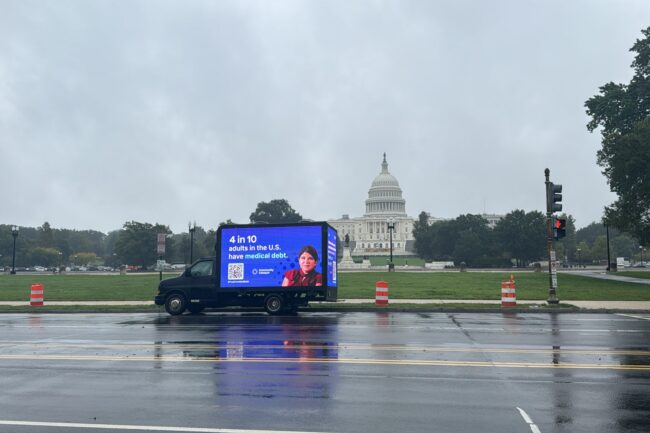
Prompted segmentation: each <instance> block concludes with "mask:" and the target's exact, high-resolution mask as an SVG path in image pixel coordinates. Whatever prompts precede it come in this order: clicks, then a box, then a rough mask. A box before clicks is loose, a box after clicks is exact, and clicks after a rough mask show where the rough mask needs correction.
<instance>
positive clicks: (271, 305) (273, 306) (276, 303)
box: [264, 293, 285, 315]
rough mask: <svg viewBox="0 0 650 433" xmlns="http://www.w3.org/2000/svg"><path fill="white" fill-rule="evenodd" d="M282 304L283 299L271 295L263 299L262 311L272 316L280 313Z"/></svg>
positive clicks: (275, 294)
mask: <svg viewBox="0 0 650 433" xmlns="http://www.w3.org/2000/svg"><path fill="white" fill-rule="evenodd" d="M284 304H285V302H284V298H283V297H282V296H281V295H278V294H277V293H272V294H270V295H269V296H267V297H266V298H265V299H264V309H265V310H266V312H267V313H269V314H272V315H276V314H280V313H282V311H283V310H284Z"/></svg>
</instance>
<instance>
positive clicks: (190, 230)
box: [187, 221, 196, 266]
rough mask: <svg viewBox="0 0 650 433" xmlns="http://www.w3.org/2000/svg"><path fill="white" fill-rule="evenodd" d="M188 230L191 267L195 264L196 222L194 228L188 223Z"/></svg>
mask: <svg viewBox="0 0 650 433" xmlns="http://www.w3.org/2000/svg"><path fill="white" fill-rule="evenodd" d="M187 229H188V231H189V232H190V266H191V265H192V263H193V262H194V232H195V231H196V221H194V226H192V223H187Z"/></svg>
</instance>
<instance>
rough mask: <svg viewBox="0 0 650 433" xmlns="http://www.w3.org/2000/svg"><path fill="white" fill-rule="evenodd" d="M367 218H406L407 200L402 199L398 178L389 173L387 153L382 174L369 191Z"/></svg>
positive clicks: (382, 166)
mask: <svg viewBox="0 0 650 433" xmlns="http://www.w3.org/2000/svg"><path fill="white" fill-rule="evenodd" d="M365 216H381V217H391V216H393V217H405V216H406V200H404V199H403V198H402V188H400V186H399V182H398V181H397V178H395V176H393V175H392V174H390V173H389V172H388V163H387V162H386V154H385V153H384V161H383V162H382V163H381V173H379V174H378V175H377V177H375V179H374V180H373V181H372V184H371V185H370V190H368V199H367V200H366V213H365Z"/></svg>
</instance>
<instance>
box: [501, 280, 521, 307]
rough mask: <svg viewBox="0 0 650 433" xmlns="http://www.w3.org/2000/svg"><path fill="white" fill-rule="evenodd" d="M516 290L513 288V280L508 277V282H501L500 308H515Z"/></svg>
mask: <svg viewBox="0 0 650 433" xmlns="http://www.w3.org/2000/svg"><path fill="white" fill-rule="evenodd" d="M516 292H517V290H516V288H515V279H514V278H513V276H512V275H510V280H509V281H502V282H501V306H502V307H516V306H517V293H516Z"/></svg>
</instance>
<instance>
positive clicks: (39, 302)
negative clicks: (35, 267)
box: [29, 283, 43, 307]
mask: <svg viewBox="0 0 650 433" xmlns="http://www.w3.org/2000/svg"><path fill="white" fill-rule="evenodd" d="M29 305H31V306H32V307H42V306H43V285H42V284H41V283H36V284H32V293H31V295H30V297H29Z"/></svg>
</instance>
